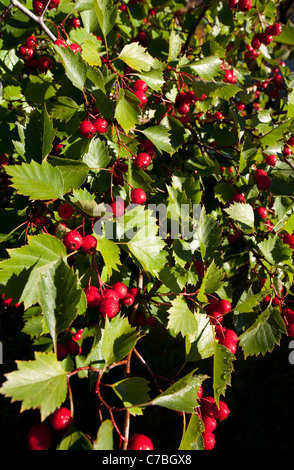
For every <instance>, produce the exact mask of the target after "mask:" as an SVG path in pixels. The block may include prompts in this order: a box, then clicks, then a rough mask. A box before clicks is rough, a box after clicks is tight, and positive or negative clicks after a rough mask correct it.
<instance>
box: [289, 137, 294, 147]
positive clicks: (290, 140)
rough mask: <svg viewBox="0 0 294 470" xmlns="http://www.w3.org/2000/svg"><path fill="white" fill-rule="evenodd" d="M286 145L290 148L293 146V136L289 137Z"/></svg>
mask: <svg viewBox="0 0 294 470" xmlns="http://www.w3.org/2000/svg"><path fill="white" fill-rule="evenodd" d="M287 144H288V145H290V146H291V147H293V146H294V136H292V137H290V139H288V140H287Z"/></svg>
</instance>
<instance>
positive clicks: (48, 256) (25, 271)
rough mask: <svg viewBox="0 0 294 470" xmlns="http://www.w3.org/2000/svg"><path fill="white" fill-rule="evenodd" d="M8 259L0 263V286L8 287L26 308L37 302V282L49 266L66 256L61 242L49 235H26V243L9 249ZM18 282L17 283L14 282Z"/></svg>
mask: <svg viewBox="0 0 294 470" xmlns="http://www.w3.org/2000/svg"><path fill="white" fill-rule="evenodd" d="M7 251H8V254H9V256H10V258H8V259H6V260H3V261H1V262H0V284H2V285H6V287H7V288H8V289H9V290H11V286H12V288H13V290H14V292H15V295H17V296H18V301H19V302H20V301H23V302H24V306H25V308H26V309H27V308H29V307H31V306H32V305H34V304H35V303H37V302H38V298H39V292H38V283H39V281H40V280H41V276H42V274H45V273H46V272H47V271H48V269H49V268H50V266H51V265H54V264H55V263H57V262H58V261H59V260H60V258H61V257H63V256H66V248H65V246H64V244H63V243H62V241H60V240H58V239H57V238H56V237H54V236H52V235H48V234H40V235H35V236H28V244H27V245H25V246H22V247H20V248H13V249H8V250H7ZM16 280H17V282H16Z"/></svg>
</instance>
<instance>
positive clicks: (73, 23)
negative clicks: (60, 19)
mask: <svg viewBox="0 0 294 470" xmlns="http://www.w3.org/2000/svg"><path fill="white" fill-rule="evenodd" d="M69 24H70V26H71V27H72V28H79V27H80V26H81V21H80V20H79V18H71V19H70V21H69Z"/></svg>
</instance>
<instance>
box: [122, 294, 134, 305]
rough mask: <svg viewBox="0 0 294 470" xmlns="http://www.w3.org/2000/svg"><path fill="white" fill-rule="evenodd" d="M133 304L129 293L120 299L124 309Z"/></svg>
mask: <svg viewBox="0 0 294 470" xmlns="http://www.w3.org/2000/svg"><path fill="white" fill-rule="evenodd" d="M134 302H135V297H134V296H133V295H132V294H130V293H129V292H128V293H127V294H126V296H125V297H124V298H123V299H122V304H123V305H125V306H126V307H129V306H130V305H132V304H133V303H134Z"/></svg>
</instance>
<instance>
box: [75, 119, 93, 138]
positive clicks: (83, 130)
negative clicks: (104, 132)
mask: <svg viewBox="0 0 294 470" xmlns="http://www.w3.org/2000/svg"><path fill="white" fill-rule="evenodd" d="M95 132H96V128H95V126H94V124H93V123H92V122H90V121H88V120H85V121H82V122H81V123H80V127H79V133H80V134H81V135H82V136H83V137H87V139H91V137H93V135H94V134H95Z"/></svg>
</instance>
